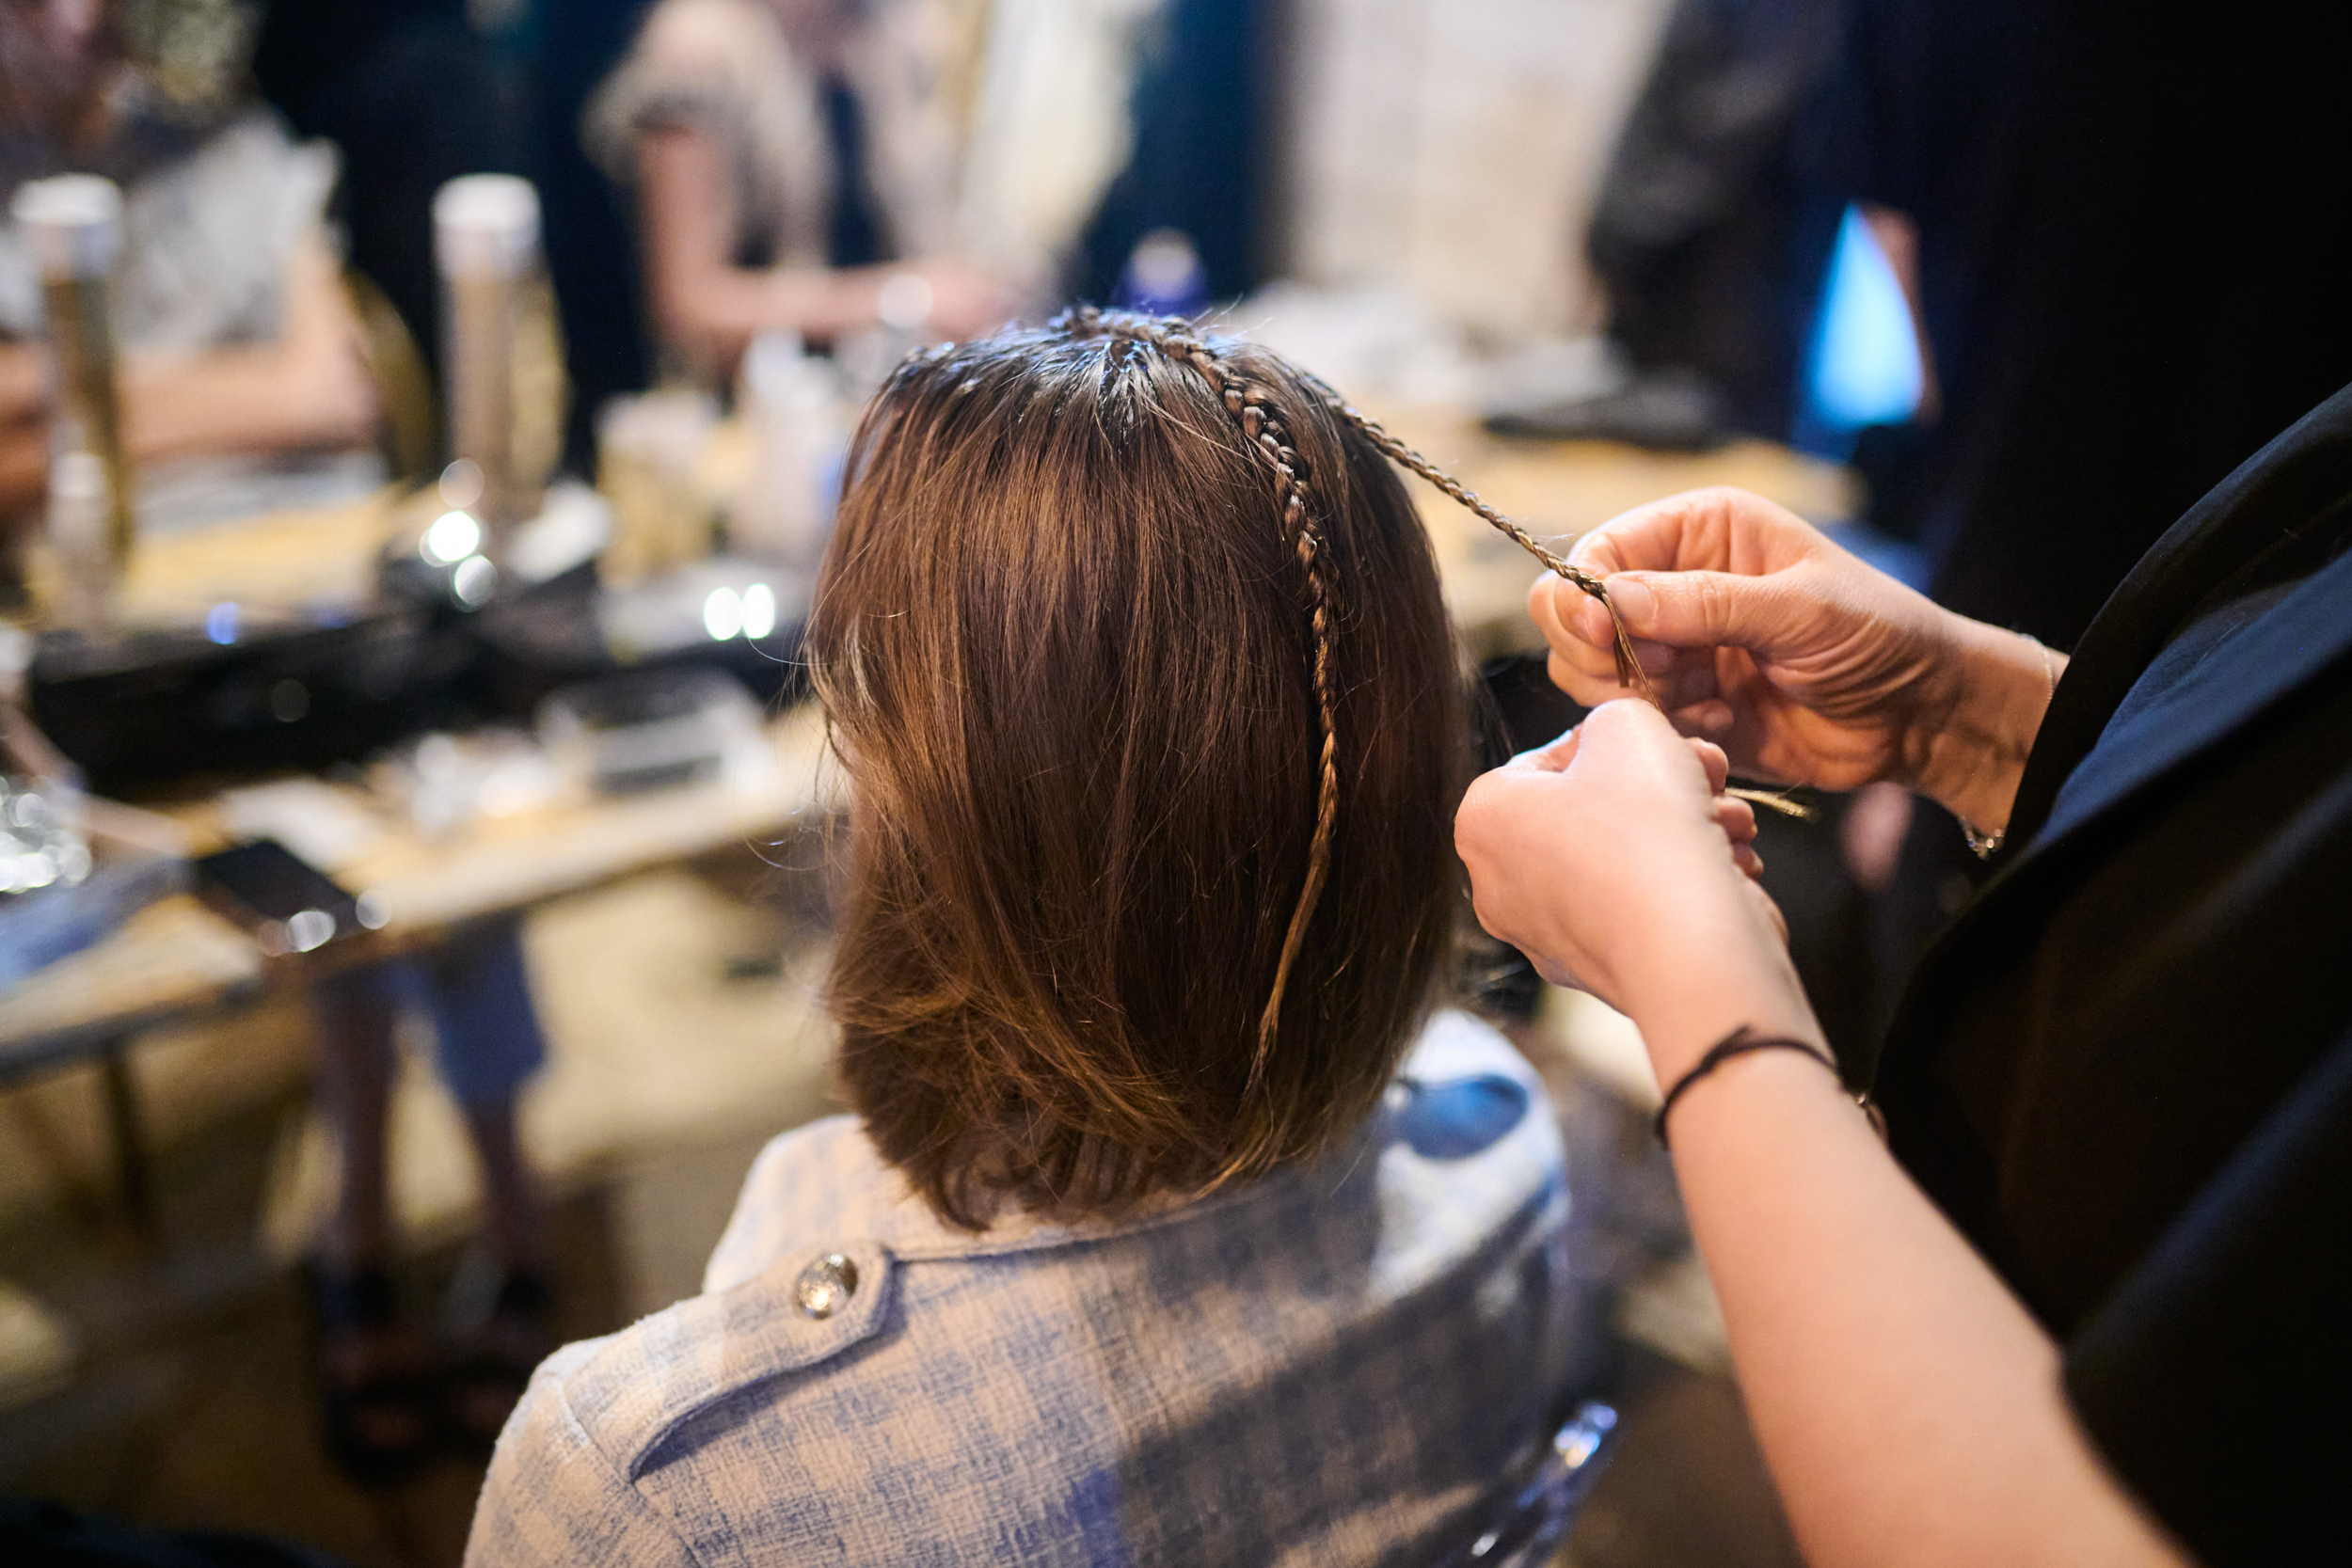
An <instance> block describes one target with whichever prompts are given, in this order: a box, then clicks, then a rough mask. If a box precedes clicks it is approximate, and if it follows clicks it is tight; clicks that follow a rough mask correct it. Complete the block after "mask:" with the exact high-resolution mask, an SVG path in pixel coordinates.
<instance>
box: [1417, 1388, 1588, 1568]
mask: <svg viewBox="0 0 2352 1568" xmlns="http://www.w3.org/2000/svg"><path fill="white" fill-rule="evenodd" d="M1616 1427H1617V1413H1616V1411H1615V1410H1614V1409H1613V1408H1611V1407H1610V1406H1608V1405H1606V1404H1603V1403H1601V1402H1599V1401H1598V1400H1587V1401H1585V1402H1583V1403H1582V1404H1580V1405H1578V1406H1577V1408H1576V1414H1575V1415H1573V1416H1571V1417H1569V1418H1568V1421H1567V1424H1566V1425H1565V1426H1563V1427H1562V1428H1561V1429H1560V1430H1559V1431H1558V1432H1556V1433H1553V1434H1552V1438H1551V1441H1550V1442H1549V1444H1547V1445H1546V1446H1545V1447H1544V1449H1543V1450H1542V1452H1540V1453H1539V1454H1538V1455H1537V1456H1536V1460H1535V1465H1534V1471H1533V1473H1532V1474H1530V1475H1528V1476H1527V1477H1525V1478H1524V1479H1523V1480H1521V1481H1519V1482H1518V1485H1516V1486H1514V1487H1512V1488H1511V1489H1510V1490H1509V1491H1508V1492H1507V1493H1506V1494H1505V1495H1504V1497H1503V1499H1502V1502H1501V1503H1500V1504H1499V1505H1497V1507H1496V1509H1495V1513H1494V1516H1493V1517H1492V1518H1491V1519H1489V1520H1488V1521H1487V1524H1486V1529H1485V1530H1484V1531H1482V1532H1481V1533H1480V1534H1479V1536H1478V1538H1477V1539H1476V1540H1474V1541H1472V1542H1470V1544H1469V1545H1467V1546H1464V1547H1461V1548H1460V1549H1458V1550H1456V1551H1454V1552H1452V1553H1450V1554H1449V1555H1447V1556H1446V1557H1445V1558H1444V1559H1443V1560H1442V1561H1441V1562H1440V1564H1439V1568H1543V1565H1544V1564H1545V1563H1547V1562H1549V1561H1550V1560H1551V1556H1552V1553H1553V1552H1554V1551H1556V1550H1557V1549H1558V1548H1559V1545H1560V1543H1561V1540H1562V1539H1563V1538H1564V1537H1565V1536H1566V1534H1567V1533H1568V1528H1569V1526H1571V1525H1572V1524H1574V1523H1575V1522H1576V1512H1577V1510H1578V1509H1579V1508H1580V1507H1581V1506H1582V1504H1583V1502H1584V1498H1585V1496H1586V1494H1588V1493H1589V1492H1591V1491H1592V1488H1593V1481H1594V1480H1595V1478H1597V1476H1598V1475H1599V1474H1600V1470H1601V1466H1602V1465H1605V1464H1607V1463H1608V1459H1609V1455H1610V1453H1611V1452H1612V1451H1613V1449H1612V1444H1611V1441H1610V1439H1611V1434H1612V1433H1614V1432H1615V1431H1616Z"/></svg>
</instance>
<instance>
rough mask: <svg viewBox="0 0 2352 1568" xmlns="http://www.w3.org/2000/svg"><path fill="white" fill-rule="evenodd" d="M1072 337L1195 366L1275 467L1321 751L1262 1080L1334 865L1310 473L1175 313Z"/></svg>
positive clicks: (1334, 772)
mask: <svg viewBox="0 0 2352 1568" xmlns="http://www.w3.org/2000/svg"><path fill="white" fill-rule="evenodd" d="M1050 325H1051V327H1052V329H1053V330H1055V331H1057V332H1064V333H1068V334H1069V335H1071V336H1072V337H1094V336H1098V335H1100V336H1107V337H1112V338H1116V339H1120V340H1123V341H1130V342H1139V343H1146V344H1149V345H1150V346H1151V347H1152V348H1154V349H1156V350H1158V351H1159V352H1160V353H1161V354H1164V355H1166V356H1168V358H1169V359H1170V360H1172V361H1174V362H1176V363H1178V364H1182V365H1187V366H1189V367H1191V368H1192V369H1193V370H1195V371H1197V372H1200V377H1201V379H1203V380H1204V381H1206V382H1208V384H1209V386H1210V388H1211V389H1212V390H1214V391H1215V392H1216V395H1217V398H1218V401H1220V402H1221V403H1223V404H1225V411H1226V413H1228V414H1229V415H1231V416H1232V420H1233V422H1234V424H1235V425H1236V426H1237V427H1238V429H1239V430H1240V433H1241V437H1242V444H1243V445H1244V446H1246V447H1248V448H1250V449H1252V450H1254V451H1257V452H1258V453H1259V454H1260V455H1262V456H1263V457H1264V458H1265V460H1266V461H1267V463H1268V464H1269V465H1270V466H1271V467H1272V468H1273V470H1274V478H1275V495H1276V497H1277V498H1278V499H1279V501H1280V502H1281V507H1282V529H1283V532H1284V535H1285V537H1286V538H1287V539H1288V540H1289V542H1290V545H1291V547H1292V549H1293V550H1294V551H1295V553H1296V554H1297V556H1298V563H1299V566H1300V567H1301V569H1302V570H1303V571H1304V572H1305V574H1306V578H1307V596H1308V599H1309V605H1310V609H1309V622H1310V625H1311V627H1312V629H1313V633H1314V669H1313V675H1314V691H1315V717H1316V719H1317V720H1318V721H1319V722H1320V723H1321V725H1322V729H1323V751H1322V754H1321V756H1320V758H1319V759H1318V762H1317V766H1316V786H1315V832H1314V840H1313V843H1312V845H1311V847H1310V848H1309V850H1308V854H1307V879H1306V881H1305V883H1304V884H1302V885H1301V886H1300V888H1299V891H1298V902H1297V904H1296V905H1295V907H1294V908H1293V909H1292V911H1291V919H1290V927H1289V928H1288V929H1287V930H1286V931H1285V932H1284V933H1283V937H1282V956H1281V959H1280V961H1279V963H1278V964H1277V965H1276V966H1275V970H1274V990H1273V992H1272V994H1271V995H1269V996H1268V997H1267V999H1266V1005H1265V1010H1264V1012H1263V1013H1262V1014H1261V1015H1260V1016H1259V1019H1258V1048H1257V1052H1256V1054H1255V1057H1254V1059H1253V1060H1252V1061H1251V1063H1250V1068H1249V1085H1250V1087H1251V1088H1255V1087H1256V1086H1257V1085H1258V1084H1259V1083H1260V1082H1262V1081H1263V1077H1264V1073H1265V1066H1266V1060H1267V1057H1268V1056H1269V1055H1270V1054H1271V1053H1272V1052H1273V1047H1274V1035H1275V1029H1276V1025H1277V1024H1278V1022H1279V1020H1280V1017H1281V1012H1282V998H1283V996H1284V994H1285V993H1286V992H1287V991H1288V990H1289V988H1290V977H1291V971H1292V969H1293V968H1294V967H1295V966H1296V964H1297V961H1298V953H1299V949H1300V948H1301V947H1302V946H1303V945H1304V944H1305V942H1306V938H1307V927H1308V924H1309V923H1310V922H1311V920H1312V919H1313V917H1314V912H1315V907H1316V905H1317V904H1318V903H1319V902H1321V900H1322V897H1323V887H1324V883H1325V882H1326V881H1327V879H1328V878H1329V876H1330V871H1331V840H1332V836H1333V832H1334V830H1335V829H1336V828H1337V826H1338V822H1339V809H1340V767H1339V722H1338V706H1339V705H1338V703H1337V701H1336V699H1335V697H1334V695H1333V691H1332V670H1331V592H1330V584H1329V583H1328V582H1327V580H1326V579H1325V577H1324V567H1323V560H1322V555H1323V537H1322V535H1321V534H1320V533H1319V532H1317V531H1316V529H1315V527H1314V523H1313V520H1312V519H1311V517H1310V516H1309V515H1308V490H1309V476H1308V473H1307V465H1306V463H1305V462H1304V461H1303V460H1302V459H1301V458H1300V457H1299V455H1298V452H1297V451H1296V450H1295V448H1293V447H1292V446H1291V445H1290V443H1289V442H1288V441H1287V440H1286V439H1284V437H1285V436H1288V435H1289V431H1288V430H1287V428H1286V427H1285V426H1284V424H1283V422H1282V420H1281V417H1280V414H1279V410H1277V409H1276V408H1275V406H1274V404H1273V399H1272V393H1271V390H1270V388H1266V387H1265V386H1263V384H1261V383H1259V382H1255V381H1247V380H1244V379H1243V378H1242V377H1240V376H1238V375H1236V374H1234V373H1233V371H1232V368H1231V367H1230V366H1228V365H1227V364H1226V363H1225V362H1224V361H1223V360H1222V359H1220V358H1219V357H1217V355H1216V351H1215V350H1213V349H1212V348H1210V347H1209V345H1208V344H1207V343H1206V342H1205V341H1202V340H1201V339H1200V338H1199V337H1196V336H1195V335H1194V334H1193V333H1192V331H1191V330H1190V329H1189V328H1188V327H1187V326H1186V325H1185V324H1184V322H1183V321H1182V320H1181V319H1178V318H1175V317H1168V318H1164V319H1159V320H1154V319H1152V317H1149V316H1142V315H1136V314H1132V313H1130V312H1126V311H1110V312H1105V311H1103V310H1099V309H1095V308H1094V307H1092V306H1090V305H1089V306H1079V307H1077V308H1075V309H1070V310H1065V311H1063V312H1062V313H1061V314H1060V315H1058V316H1057V317H1055V318H1054V320H1053V322H1052V323H1051V324H1050Z"/></svg>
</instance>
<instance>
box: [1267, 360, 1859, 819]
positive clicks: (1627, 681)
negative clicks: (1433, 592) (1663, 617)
mask: <svg viewBox="0 0 2352 1568" xmlns="http://www.w3.org/2000/svg"><path fill="white" fill-rule="evenodd" d="M1298 378H1299V379H1300V380H1301V381H1303V382H1305V383H1306V384H1307V385H1308V386H1310V387H1311V388H1314V389H1315V391H1316V392H1318V393H1319V394H1321V395H1322V397H1323V400H1324V402H1325V403H1326V404H1327V405H1328V406H1329V407H1330V409H1331V411H1332V412H1333V413H1334V414H1337V415H1338V416H1339V417H1340V418H1341V419H1343V420H1346V421H1347V422H1348V423H1349V424H1352V425H1354V426H1355V427H1356V428H1357V429H1358V430H1359V431H1361V432H1363V434H1364V436H1366V438H1368V439H1369V440H1370V441H1371V442H1372V444H1373V445H1374V446H1375V447H1378V448H1379V449H1380V450H1381V451H1382V452H1384V453H1386V454H1387V455H1388V457H1389V458H1390V459H1391V461H1392V462H1395V463H1398V464H1400V465H1402V466H1403V467H1407V468H1410V469H1411V470H1412V471H1413V472H1415V473H1417V474H1419V475H1420V476H1421V477H1422V478H1423V479H1425V480H1427V481H1428V482H1429V483H1432V484H1434V485H1436V486H1437V487H1438V489H1439V490H1441V491H1443V492H1444V493H1445V494H1446V495H1448V496H1450V497H1452V498H1453V499H1454V500H1456V501H1459V502H1460V503H1461V504H1462V505H1463V506H1465V507H1468V508H1469V509H1470V511H1471V512H1474V513H1476V514H1477V515H1479V516H1481V517H1483V518H1485V519H1486V521H1487V522H1489V523H1491V524H1493V525H1494V526H1495V527H1496V528H1497V529H1499V530H1501V531H1502V532H1503V533H1504V534H1505V535H1506V536H1508V537H1509V539H1510V540H1511V542H1512V543H1513V544H1516V545H1517V546H1519V548H1521V549H1523V550H1525V551H1526V552H1527V553H1528V554H1530V555H1532V556H1534V558H1535V559H1536V560H1538V561H1540V562H1543V563H1544V564H1545V565H1547V566H1549V567H1550V568H1551V569H1552V570H1553V571H1554V572H1557V573H1558V574H1559V575H1560V576H1562V577H1564V578H1567V580H1568V581H1570V582H1572V583H1574V584H1576V586H1577V587H1579V588H1581V589H1582V590H1583V591H1584V592H1585V593H1586V594H1590V595H1592V596H1593V597H1594V598H1595V599H1597V600H1599V601H1600V607H1601V609H1603V610H1607V611H1608V612H1609V625H1610V627H1611V628H1612V629H1613V631H1614V632H1615V633H1616V656H1617V684H1618V685H1619V686H1624V687H1630V688H1632V689H1634V690H1637V691H1639V692H1640V693H1641V694H1642V695H1643V696H1644V697H1645V698H1646V699H1647V700H1648V702H1649V705H1650V706H1652V707H1654V708H1656V709H1658V711H1659V712H1661V713H1663V712H1665V711H1666V705H1665V704H1664V703H1662V702H1661V701H1660V700H1659V696H1658V689H1657V688H1656V687H1654V686H1652V685H1651V684H1650V679H1649V673H1648V672H1647V671H1645V670H1644V669H1643V668H1642V661H1641V660H1640V659H1639V658H1637V657H1634V653H1633V637H1632V634H1631V633H1630V632H1629V631H1627V629H1626V625H1625V617H1624V616H1623V615H1620V614H1619V613H1618V612H1617V605H1616V601H1615V600H1613V599H1612V598H1611V597H1610V596H1609V584H1608V583H1607V582H1606V581H1604V580H1603V579H1602V578H1597V577H1596V576H1594V575H1593V574H1592V573H1590V572H1588V571H1586V570H1585V569H1584V568H1583V567H1581V566H1578V565H1574V564H1572V563H1571V562H1568V561H1567V560H1566V559H1565V557H1563V556H1561V555H1560V554H1559V553H1558V552H1557V551H1554V550H1552V549H1549V548H1548V547H1547V546H1545V545H1544V543H1543V542H1542V541H1541V540H1539V539H1537V538H1536V537H1535V536H1534V534H1532V533H1530V532H1528V531H1527V530H1526V529H1524V528H1522V527H1521V526H1520V525H1519V524H1518V523H1517V522H1515V521H1513V520H1512V519H1511V518H1510V517H1507V516H1505V515H1503V514H1502V513H1501V512H1498V511H1497V510H1495V508H1493V507H1492V506H1489V505H1488V504H1487V503H1486V501H1485V500H1484V499H1481V498H1480V496H1479V494H1478V492H1477V491H1475V490H1473V489H1471V488H1470V486H1469V485H1467V484H1464V483H1462V482H1461V481H1460V480H1458V479H1455V478H1454V476H1453V475H1452V474H1450V473H1447V472H1446V471H1445V470H1444V469H1443V468H1440V467H1438V466H1437V465H1436V464H1435V463H1432V462H1430V461H1429V459H1427V458H1426V457H1423V456H1422V454H1421V453H1419V452H1417V451H1414V450H1413V449H1412V448H1410V447H1408V446H1406V444H1405V443H1404V442H1403V441H1400V440H1398V439H1397V438H1396V437H1395V436H1392V435H1391V434H1390V433H1389V431H1388V429H1387V427H1385V426H1384V425H1382V424H1381V423H1380V421H1379V420H1375V419H1374V418H1373V417H1372V416H1371V415H1369V414H1367V413H1365V412H1364V411H1363V410H1362V409H1360V408H1358V407H1357V406H1356V405H1355V404H1351V403H1349V402H1348V401H1347V400H1346V399H1345V398H1343V397H1342V396H1340V394H1339V393H1338V392H1337V391H1335V390H1333V389H1332V388H1331V385H1330V383H1328V382H1327V381H1325V380H1323V379H1322V378H1321V377H1320V376H1317V375H1314V374H1311V372H1306V371H1301V372H1298ZM1724 794H1726V795H1728V796H1731V797H1732V798H1733V799H1735V800H1747V801H1751V802H1753V803H1754V804H1756V805H1759V806H1763V807H1765V808H1767V809H1768V810H1772V811H1776V812H1778V813H1780V814H1781V815H1782V816H1793V817H1795V818H1797V819H1798V820H1799V821H1810V820H1811V819H1812V816H1813V808H1812V807H1810V806H1808V805H1805V804H1804V803H1803V802H1802V801H1798V800H1790V799H1789V798H1788V796H1786V795H1784V794H1782V793H1781V792H1780V791H1778V790H1772V789H1749V788H1746V787H1745V786H1743V785H1739V784H1733V785H1728V786H1726V787H1725V788H1724Z"/></svg>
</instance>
